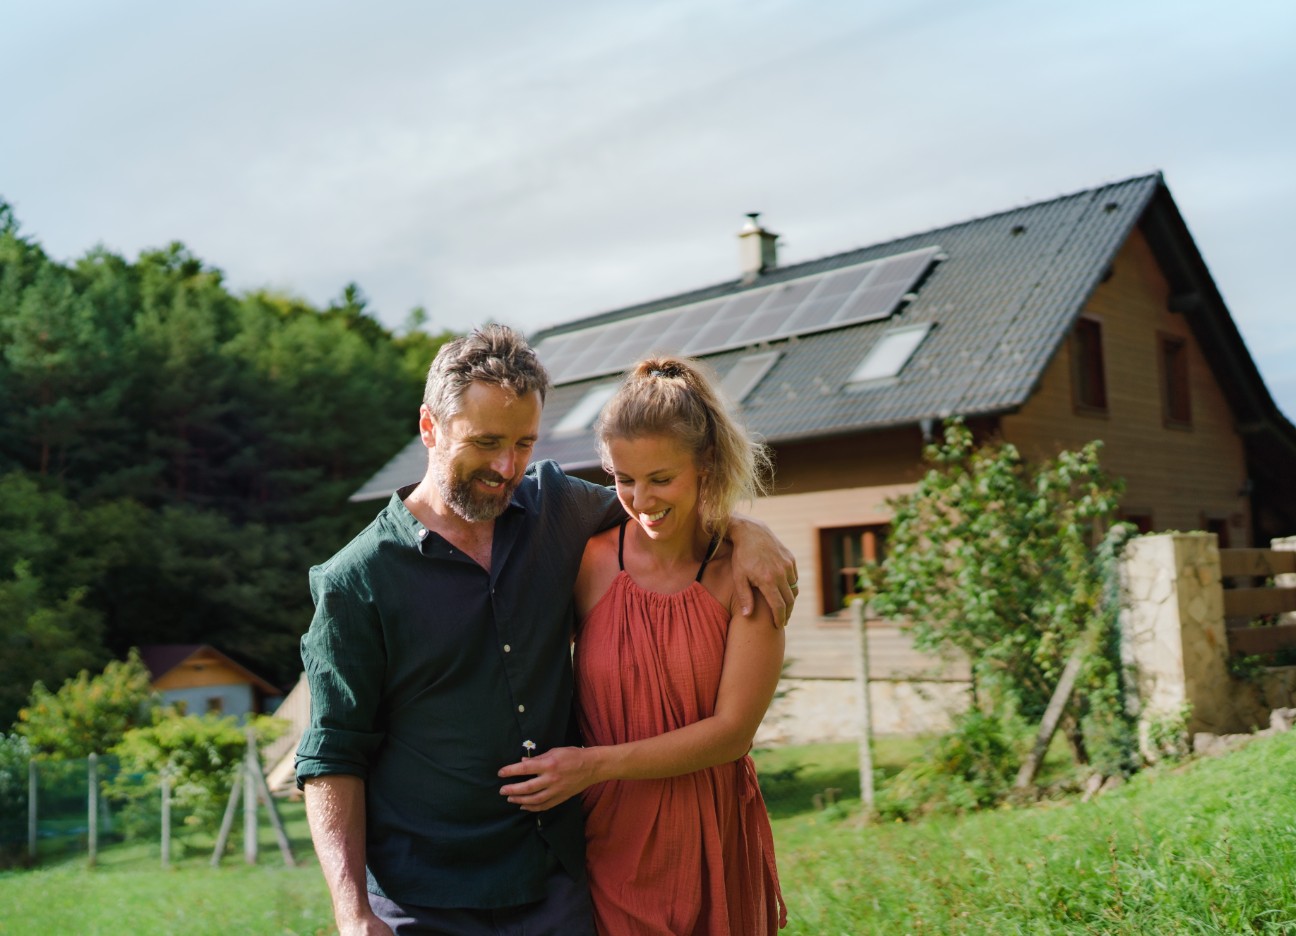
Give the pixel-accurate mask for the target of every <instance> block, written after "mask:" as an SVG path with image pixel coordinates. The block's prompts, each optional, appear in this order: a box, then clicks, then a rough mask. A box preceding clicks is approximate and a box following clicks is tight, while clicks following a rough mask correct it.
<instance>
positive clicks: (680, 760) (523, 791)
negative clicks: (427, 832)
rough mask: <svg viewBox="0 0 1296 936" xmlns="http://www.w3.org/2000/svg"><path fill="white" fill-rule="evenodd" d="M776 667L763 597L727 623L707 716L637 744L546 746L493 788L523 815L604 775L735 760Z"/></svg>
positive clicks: (777, 652)
mask: <svg viewBox="0 0 1296 936" xmlns="http://www.w3.org/2000/svg"><path fill="white" fill-rule="evenodd" d="M782 669H783V629H782V628H780V627H775V626H774V619H773V615H772V613H771V612H770V609H769V607H768V606H767V605H766V604H765V603H764V602H757V608H756V611H755V613H754V614H752V615H751V616H750V617H743V616H741V615H735V616H734V617H733V619H732V620H731V621H730V622H729V635H728V638H727V640H726V641H725V656H724V667H723V669H722V670H721V672H720V688H719V692H718V693H717V695H716V707H715V714H714V715H712V716H711V717H709V718H704V719H702V720H701V721H698V722H694V723H693V724H691V725H686V726H685V727H683V728H677V729H675V730H674V731H668V732H666V733H665V734H660V735H657V736H656V737H655V738H645V739H644V740H642V741H629V742H626V743H625V744H613V745H606V746H600V747H587V748H574V747H563V748H554V749H553V750H551V751H547V752H545V753H544V754H541V755H539V756H538V757H531V758H527V759H526V760H524V761H520V762H518V763H516V764H510V765H509V766H507V767H505V768H503V769H502V770H500V772H499V776H500V777H503V778H511V777H530V779H528V780H523V781H521V782H518V783H510V784H507V785H505V786H504V787H503V788H501V790H500V793H501V794H502V795H503V796H506V797H508V801H509V802H510V803H516V804H517V805H519V806H521V807H522V808H523V809H524V810H526V811H527V812H543V811H544V810H546V809H552V808H553V807H555V806H557V805H558V804H560V803H562V802H565V801H566V800H568V799H570V798H571V797H573V796H575V795H576V794H577V793H579V792H581V791H582V790H584V789H585V788H586V787H589V786H592V785H593V784H595V783H601V782H603V781H605V780H644V779H651V778H657V777H675V776H679V775H680V774H686V773H692V772H693V771H695V770H701V769H703V768H705V767H714V766H715V765H717V764H725V763H729V762H730V761H735V760H737V759H738V758H740V757H742V756H743V755H744V754H746V753H747V752H748V751H749V750H750V749H751V743H752V738H753V737H755V735H756V729H757V728H759V727H760V723H761V719H762V718H764V717H765V712H766V710H767V709H768V708H769V704H770V700H771V699H773V698H774V690H775V689H776V688H777V687H778V681H779V675H780V673H781V672H782Z"/></svg>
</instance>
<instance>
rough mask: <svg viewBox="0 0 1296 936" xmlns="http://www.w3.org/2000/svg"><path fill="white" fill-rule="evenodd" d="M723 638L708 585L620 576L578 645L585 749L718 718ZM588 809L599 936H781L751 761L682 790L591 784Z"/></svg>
mask: <svg viewBox="0 0 1296 936" xmlns="http://www.w3.org/2000/svg"><path fill="white" fill-rule="evenodd" d="M704 567H705V564H704ZM698 577H699V579H700V578H701V572H699V573H698ZM728 629H729V612H728V611H727V610H726V609H725V608H724V606H723V605H721V604H720V602H718V601H717V600H716V599H715V597H714V596H712V595H711V593H710V592H708V591H707V590H706V588H704V587H703V586H702V584H701V583H700V581H695V582H694V583H693V584H692V585H690V586H689V587H688V588H687V589H685V590H684V591H682V592H677V593H676V594H673V595H662V594H657V593H656V592H650V591H646V590H645V589H643V588H640V587H639V586H638V585H636V584H635V583H634V581H633V580H632V579H631V578H630V576H629V575H627V574H626V573H625V572H624V571H621V572H620V573H618V575H617V577H616V579H615V580H614V581H613V583H612V586H611V587H610V588H609V589H608V591H607V592H606V594H604V595H603V597H602V598H600V599H599V601H598V603H597V604H596V605H595V606H594V608H593V609H592V610H591V611H590V613H589V616H588V617H586V619H585V621H584V622H583V623H582V625H581V628H580V631H579V636H578V638H577V641H576V654H575V665H576V693H577V703H578V712H579V720H580V727H581V731H582V733H583V735H584V740H585V743H586V744H587V745H591V746H592V745H601V744H618V743H621V742H624V741H637V740H641V739H643V738H650V737H654V736H656V735H659V734H661V733H663V732H666V731H670V730H672V729H674V728H680V727H683V726H684V725H688V724H691V723H692V722H695V721H698V720H699V719H702V718H706V717H708V716H710V715H711V714H712V713H713V712H714V710H715V701H716V693H717V691H718V689H719V686H720V669H721V665H722V664H723V662H724V649H725V636H726V634H727V633H728ZM582 799H583V802H584V807H585V840H586V864H587V867H588V869H589V881H590V892H591V895H592V896H593V899H594V922H595V925H596V926H597V929H598V932H599V933H600V934H601V936H622V934H625V936H629V934H635V936H647V934H661V936H681V934H710V936H728V934H733V936H752V934H762V933H774V932H775V931H776V930H778V929H779V928H781V927H782V926H784V925H786V923H787V908H786V906H785V905H784V903H783V895H782V893H781V892H780V891H779V883H778V874H777V871H776V869H775V866H774V840H773V836H772V834H771V832H770V823H769V815H768V813H767V812H766V810H765V801H764V800H763V799H762V798H761V793H760V787H759V786H757V783H756V769H755V766H754V765H753V764H752V759H751V757H750V756H746V755H745V756H743V757H742V758H741V759H739V760H737V761H734V762H732V763H728V764H721V765H719V766H717V767H709V768H706V769H705V770H699V771H696V772H694V773H690V774H685V775H683V776H679V777H670V778H667V779H662V780H613V781H609V782H607V783H601V784H596V785H595V786H592V787H590V788H589V789H587V790H586V791H585V792H584V793H583V794H582Z"/></svg>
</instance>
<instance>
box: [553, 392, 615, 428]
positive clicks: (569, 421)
mask: <svg viewBox="0 0 1296 936" xmlns="http://www.w3.org/2000/svg"><path fill="white" fill-rule="evenodd" d="M618 386H620V383H619V382H618V381H615V380H614V381H611V382H609V383H601V384H597V385H595V386H593V387H590V388H589V390H587V391H585V395H584V396H583V397H581V398H580V400H579V401H577V403H576V405H575V406H573V407H572V408H571V409H569V410H568V411H567V415H566V416H564V417H563V418H562V419H560V420H558V425H556V426H554V427H553V434H554V435H556V436H564V435H575V434H576V433H578V432H583V431H585V430H586V429H588V428H589V427H590V426H592V425H594V420H595V419H597V418H598V414H599V413H601V412H603V407H604V405H605V404H606V403H607V401H608V400H610V399H612V394H614V393H616V389H617V387H618Z"/></svg>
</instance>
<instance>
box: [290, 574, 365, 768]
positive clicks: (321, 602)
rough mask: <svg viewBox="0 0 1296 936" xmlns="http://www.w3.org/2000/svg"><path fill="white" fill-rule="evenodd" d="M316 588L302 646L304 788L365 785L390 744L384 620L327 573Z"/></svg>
mask: <svg viewBox="0 0 1296 936" xmlns="http://www.w3.org/2000/svg"><path fill="white" fill-rule="evenodd" d="M310 584H311V596H312V598H314V600H315V616H314V618H312V620H311V625H310V629H309V630H307V632H306V633H305V635H304V636H303V637H302V641H301V655H302V664H303V666H304V667H305V671H306V680H307V684H308V685H309V687H310V722H309V726H308V727H307V729H306V731H305V733H304V734H303V735H302V739H301V743H300V744H299V745H298V746H297V763H296V769H297V785H298V787H301V786H302V785H303V784H304V782H305V781H306V780H309V779H311V778H312V777H322V776H327V775H330V774H350V775H353V776H357V777H366V776H367V775H368V772H369V764H370V762H371V760H372V758H373V755H374V752H375V751H376V750H377V749H378V746H379V745H380V744H381V743H382V740H383V732H382V731H380V730H378V725H377V712H378V708H379V700H380V698H381V696H382V686H383V675H384V672H385V669H386V651H385V648H384V646H383V639H382V629H381V623H380V621H379V620H378V616H377V613H376V611H375V609H374V608H373V607H372V605H369V604H367V603H365V602H363V601H361V600H360V599H358V598H357V597H356V596H355V595H354V594H353V593H352V592H351V591H350V590H348V589H346V588H345V587H340V586H339V585H338V584H337V583H335V582H334V581H333V580H332V578H331V577H330V576H329V574H328V572H327V570H325V569H323V568H320V567H316V568H314V569H311V573H310Z"/></svg>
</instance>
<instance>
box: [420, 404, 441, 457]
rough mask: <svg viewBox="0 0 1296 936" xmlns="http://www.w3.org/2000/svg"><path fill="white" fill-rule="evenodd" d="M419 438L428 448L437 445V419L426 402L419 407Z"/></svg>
mask: <svg viewBox="0 0 1296 936" xmlns="http://www.w3.org/2000/svg"><path fill="white" fill-rule="evenodd" d="M419 438H420V439H422V440H423V444H424V446H426V447H427V448H432V447H433V446H434V445H436V438H437V426H436V420H435V419H433V418H432V411H431V410H430V409H428V406H427V404H426V403H424V404H423V405H422V406H420V407H419Z"/></svg>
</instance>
